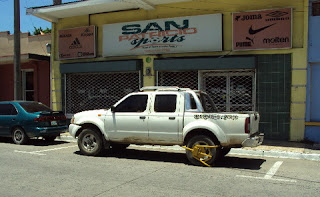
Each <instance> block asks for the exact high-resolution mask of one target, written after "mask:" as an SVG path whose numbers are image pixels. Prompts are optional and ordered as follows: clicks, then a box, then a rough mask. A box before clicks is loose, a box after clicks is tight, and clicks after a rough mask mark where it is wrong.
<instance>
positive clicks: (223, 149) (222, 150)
mask: <svg viewBox="0 0 320 197" xmlns="http://www.w3.org/2000/svg"><path fill="white" fill-rule="evenodd" d="M230 150H231V148H227V147H221V148H219V149H218V153H217V154H218V157H219V158H223V157H224V156H226V155H227V154H228V153H229V152H230Z"/></svg>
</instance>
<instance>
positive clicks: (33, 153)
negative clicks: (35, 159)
mask: <svg viewBox="0 0 320 197" xmlns="http://www.w3.org/2000/svg"><path fill="white" fill-rule="evenodd" d="M76 146H77V145H73V146H65V147H60V148H52V149H46V150H38V151H31V152H28V151H19V150H15V151H14V152H16V153H25V154H32V155H46V154H44V153H42V152H49V151H56V150H61V149H66V148H73V147H76Z"/></svg>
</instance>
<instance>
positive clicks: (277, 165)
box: [236, 161, 297, 183]
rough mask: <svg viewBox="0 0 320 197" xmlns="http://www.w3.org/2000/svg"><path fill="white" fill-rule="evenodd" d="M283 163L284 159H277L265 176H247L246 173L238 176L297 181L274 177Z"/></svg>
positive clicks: (289, 180)
mask: <svg viewBox="0 0 320 197" xmlns="http://www.w3.org/2000/svg"><path fill="white" fill-rule="evenodd" d="M282 163H283V161H277V162H276V163H275V164H273V166H272V167H271V168H270V170H269V171H268V172H267V173H266V175H264V177H255V176H246V175H237V176H236V177H241V178H251V179H260V180H271V181H283V182H293V183H296V182H297V181H296V180H293V179H275V178H272V177H273V176H274V175H275V174H276V173H277V171H278V170H279V168H280V166H281V165H282Z"/></svg>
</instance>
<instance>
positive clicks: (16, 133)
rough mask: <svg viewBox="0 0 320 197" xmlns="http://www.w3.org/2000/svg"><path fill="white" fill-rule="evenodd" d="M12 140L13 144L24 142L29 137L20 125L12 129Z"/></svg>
mask: <svg viewBox="0 0 320 197" xmlns="http://www.w3.org/2000/svg"><path fill="white" fill-rule="evenodd" d="M12 140H13V142H14V143H15V144H21V145H22V144H26V143H27V142H28V140H29V137H28V136H27V135H26V133H25V132H24V130H23V129H22V128H20V127H16V128H14V129H13V131H12Z"/></svg>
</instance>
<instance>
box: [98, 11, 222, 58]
mask: <svg viewBox="0 0 320 197" xmlns="http://www.w3.org/2000/svg"><path fill="white" fill-rule="evenodd" d="M221 50H222V15H221V14H210V15H200V16H186V17H177V18H166V19H155V20H147V21H136V22H128V23H116V24H106V25H104V26H103V56H104V57H108V56H126V55H143V54H165V53H184V52H210V51H221Z"/></svg>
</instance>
